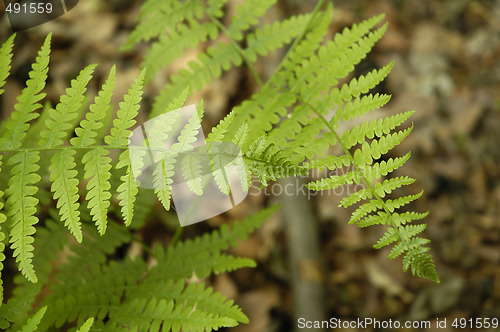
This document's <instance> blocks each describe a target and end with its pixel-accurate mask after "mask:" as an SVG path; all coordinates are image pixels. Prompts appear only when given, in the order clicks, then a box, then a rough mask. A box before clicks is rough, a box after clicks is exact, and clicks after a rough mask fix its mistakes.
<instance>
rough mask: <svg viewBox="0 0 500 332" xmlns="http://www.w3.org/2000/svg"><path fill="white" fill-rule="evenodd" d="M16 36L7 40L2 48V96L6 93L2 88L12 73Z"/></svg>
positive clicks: (0, 57)
mask: <svg viewBox="0 0 500 332" xmlns="http://www.w3.org/2000/svg"><path fill="white" fill-rule="evenodd" d="M15 37H16V34H13V35H12V36H10V37H9V39H7V41H6V42H5V43H3V44H2V47H0V95H2V94H3V93H4V91H5V90H4V89H2V87H3V86H4V84H5V79H6V78H7V77H8V76H9V72H10V62H11V59H12V47H13V46H14V38H15Z"/></svg>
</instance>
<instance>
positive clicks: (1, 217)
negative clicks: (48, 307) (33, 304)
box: [0, 154, 7, 304]
mask: <svg viewBox="0 0 500 332" xmlns="http://www.w3.org/2000/svg"><path fill="white" fill-rule="evenodd" d="M2 158H3V156H2V155H1V154H0V171H1V170H2ZM3 195H4V192H3V191H2V190H0V304H1V303H3V279H2V278H1V277H2V271H3V261H4V260H5V254H4V250H5V244H4V240H5V233H4V231H3V230H2V224H3V223H4V222H5V220H7V217H5V214H3V212H2V209H3V206H4V203H3V201H2V197H3Z"/></svg>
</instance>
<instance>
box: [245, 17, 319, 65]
mask: <svg viewBox="0 0 500 332" xmlns="http://www.w3.org/2000/svg"><path fill="white" fill-rule="evenodd" d="M310 18H311V15H299V16H292V17H290V18H288V19H286V20H284V21H281V22H279V21H278V22H274V23H273V24H272V25H270V24H266V25H264V27H262V28H259V29H256V30H255V32H254V33H251V34H248V35H247V37H246V45H247V47H246V48H245V50H244V53H245V57H246V58H248V59H249V60H250V61H251V62H255V61H257V56H258V55H260V56H264V55H267V54H268V53H270V52H272V51H274V50H275V49H277V48H280V47H282V46H283V45H284V44H288V43H290V42H291V40H292V38H295V37H297V36H298V35H299V33H300V32H302V29H303V26H304V25H305V24H306V23H307V22H308V21H309V19H310Z"/></svg>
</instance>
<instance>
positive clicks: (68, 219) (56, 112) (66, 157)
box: [38, 65, 96, 242]
mask: <svg viewBox="0 0 500 332" xmlns="http://www.w3.org/2000/svg"><path fill="white" fill-rule="evenodd" d="M95 67H96V65H90V66H87V67H86V68H85V69H83V70H82V71H81V72H80V74H79V75H78V77H77V78H76V79H74V80H72V81H71V87H70V88H68V89H67V90H66V95H63V96H62V97H61V101H60V103H59V104H57V106H56V108H55V109H50V110H49V114H50V118H49V119H48V120H47V122H46V125H47V129H46V130H44V131H42V132H41V133H40V136H41V139H40V141H39V143H38V144H39V145H40V146H41V147H42V148H54V147H58V146H60V145H62V144H63V143H64V141H65V140H66V139H67V136H68V133H69V130H70V129H71V128H72V125H71V124H70V121H71V120H72V119H73V118H75V117H76V116H77V113H76V110H77V109H78V108H80V107H81V106H82V103H83V101H84V96H83V94H84V93H85V91H86V89H87V84H88V82H89V81H90V79H91V78H92V73H93V71H94V69H95ZM75 154H76V151H75V150H73V149H63V150H60V151H58V152H56V154H55V155H54V156H53V157H52V160H51V165H50V171H52V173H51V174H50V181H51V182H52V186H51V191H52V192H53V193H54V199H55V200H56V201H57V207H58V208H59V209H60V210H59V213H60V215H61V221H63V222H64V224H65V226H66V227H68V229H69V230H70V232H71V233H72V234H73V235H74V236H75V238H76V240H77V241H78V242H81V241H82V230H81V223H80V211H79V210H78V208H79V206H80V204H79V203H78V198H79V195H78V183H79V181H78V180H77V178H76V177H77V175H78V172H77V171H76V170H75V166H76V163H75V162H74V155H75Z"/></svg>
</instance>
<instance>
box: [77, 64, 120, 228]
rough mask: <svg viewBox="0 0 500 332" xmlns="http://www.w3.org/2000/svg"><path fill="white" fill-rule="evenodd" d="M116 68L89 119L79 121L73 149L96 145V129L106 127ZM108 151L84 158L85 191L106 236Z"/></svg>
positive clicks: (109, 195) (109, 76)
mask: <svg viewBox="0 0 500 332" xmlns="http://www.w3.org/2000/svg"><path fill="white" fill-rule="evenodd" d="M115 71H116V69H115V66H113V67H112V68H111V70H110V72H109V75H108V78H107V80H106V82H105V83H104V85H103V87H102V89H101V91H100V92H99V94H98V95H97V96H96V98H95V101H94V103H93V104H92V105H90V107H89V110H90V111H89V112H87V114H86V118H85V119H84V120H82V121H81V122H80V127H78V128H76V129H75V134H76V137H73V138H72V139H71V140H70V142H71V144H72V145H73V146H89V145H92V144H95V143H96V137H97V136H98V134H97V130H99V129H101V128H102V127H103V123H102V122H103V120H104V118H105V117H106V113H107V111H108V110H109V103H110V102H111V97H112V94H113V89H114V84H115ZM108 154H109V152H108V150H106V149H104V148H95V149H91V150H90V151H88V152H87V153H85V155H84V156H83V158H82V163H83V164H84V170H85V175H84V178H85V179H89V181H88V182H87V185H86V188H87V190H88V193H87V196H86V197H85V199H86V200H87V201H88V204H87V207H88V208H89V209H90V214H91V216H92V220H93V221H94V222H95V224H96V226H97V228H98V230H99V232H100V233H101V234H103V233H104V231H105V229H106V223H107V220H106V219H107V212H108V208H109V206H110V199H111V193H110V192H109V190H110V188H111V184H110V182H109V179H110V177H111V173H110V170H111V158H109V157H108Z"/></svg>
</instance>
